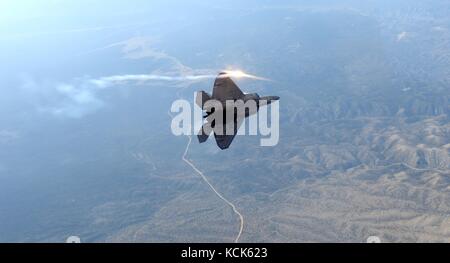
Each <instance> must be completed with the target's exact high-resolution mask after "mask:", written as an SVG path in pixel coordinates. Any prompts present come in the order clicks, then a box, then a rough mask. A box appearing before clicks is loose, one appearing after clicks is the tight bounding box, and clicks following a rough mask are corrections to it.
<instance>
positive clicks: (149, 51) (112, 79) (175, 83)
mask: <svg viewBox="0 0 450 263" xmlns="http://www.w3.org/2000/svg"><path fill="white" fill-rule="evenodd" d="M153 41H154V40H153V39H150V38H146V37H135V38H131V39H128V40H126V41H121V42H117V43H112V44H110V45H107V46H105V47H102V48H98V49H95V50H92V51H91V52H95V51H98V50H104V49H108V48H112V47H122V54H123V56H124V58H126V59H142V58H147V59H153V60H164V62H167V63H162V64H164V65H168V66H169V67H164V68H160V69H159V70H156V71H153V72H152V73H150V74H121V75H111V76H103V77H98V78H89V77H85V78H80V79H75V80H72V81H69V82H63V83H55V82H53V83H51V82H50V83H49V82H43V83H37V82H36V81H34V80H33V79H27V80H26V81H25V82H24V84H23V87H22V89H23V90H26V92H27V96H30V95H31V96H30V97H33V99H34V100H35V98H39V99H38V100H37V102H36V103H37V105H38V109H39V111H40V112H44V113H50V114H52V115H54V116H58V117H68V118H81V117H83V116H85V115H87V114H90V113H92V112H95V111H96V110H98V109H100V108H102V107H104V106H105V105H106V104H107V103H106V102H105V101H104V100H103V99H102V98H101V93H102V92H103V90H105V89H108V88H113V87H123V86H127V87H137V86H140V87H146V88H150V87H155V85H154V84H161V82H164V86H165V87H180V86H187V85H191V84H193V83H196V82H200V81H206V80H212V79H214V78H215V77H216V76H217V73H218V71H217V70H211V69H192V68H190V67H187V66H185V65H184V64H183V63H181V62H180V61H179V60H178V59H177V58H175V57H173V56H170V55H168V54H166V53H164V52H161V51H157V50H155V49H153V48H152V47H151V43H152V42H153ZM226 72H227V74H226V76H230V77H236V78H251V79H259V80H266V79H264V78H261V77H257V76H254V75H250V74H247V73H244V72H242V71H229V70H228V71H226Z"/></svg>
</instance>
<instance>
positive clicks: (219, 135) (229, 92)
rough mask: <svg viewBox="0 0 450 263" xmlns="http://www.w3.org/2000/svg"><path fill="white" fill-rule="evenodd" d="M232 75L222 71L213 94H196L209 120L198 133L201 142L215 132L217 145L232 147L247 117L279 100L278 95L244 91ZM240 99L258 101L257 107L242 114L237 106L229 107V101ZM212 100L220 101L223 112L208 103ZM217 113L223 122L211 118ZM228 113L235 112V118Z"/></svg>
mask: <svg viewBox="0 0 450 263" xmlns="http://www.w3.org/2000/svg"><path fill="white" fill-rule="evenodd" d="M231 76H232V74H229V73H228V72H220V73H219V75H218V76H217V77H216V79H215V81H214V88H213V92H212V96H211V95H209V94H208V93H207V92H205V91H199V92H197V96H196V104H197V105H198V106H199V107H200V108H202V110H203V111H204V112H205V113H206V115H204V116H203V118H205V119H206V120H207V122H206V123H205V124H203V126H202V128H201V129H200V131H199V133H198V135H197V137H198V140H199V142H200V143H203V142H206V140H207V139H208V138H209V136H210V134H211V133H212V132H214V137H215V139H216V143H217V146H219V148H220V149H222V150H224V149H227V148H228V147H230V145H231V142H232V141H233V139H234V137H235V136H236V134H237V131H238V130H239V127H240V126H241V125H242V122H243V121H244V119H245V118H246V117H248V116H250V115H253V114H256V113H257V112H258V110H259V107H260V106H262V105H268V104H270V103H271V102H273V101H276V100H279V97H278V96H266V97H260V96H259V95H258V94H257V93H248V94H246V93H243V92H242V91H241V89H239V87H238V86H237V85H236V83H234V81H233V80H232V79H231ZM238 100H241V101H242V102H243V103H246V102H248V101H250V100H253V101H254V102H255V103H256V109H254V110H251V109H248V108H246V109H244V114H242V111H241V114H238V111H237V109H236V108H235V107H233V109H229V108H228V107H227V103H226V102H227V101H233V102H236V101H238ZM210 101H214V102H220V104H221V107H219V110H220V111H221V112H219V111H218V110H216V108H215V107H211V105H208V104H209V103H208V102H210ZM213 113H215V114H213ZM217 114H222V115H223V118H221V121H222V123H216V122H217V119H215V118H213V119H211V117H212V116H213V115H215V116H218V115H217ZM227 114H233V115H234V116H233V118H231V117H229V118H227V117H226V115H227ZM231 124H233V128H232V129H231V128H230V130H231V133H230V132H229V131H227V126H229V125H231ZM230 127H231V126H230ZM218 131H222V132H218Z"/></svg>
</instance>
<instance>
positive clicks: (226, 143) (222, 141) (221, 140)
mask: <svg viewBox="0 0 450 263" xmlns="http://www.w3.org/2000/svg"><path fill="white" fill-rule="evenodd" d="M244 119H245V118H239V119H238V120H235V121H234V132H233V134H230V135H218V134H216V133H214V137H215V138H216V143H217V146H219V148H220V149H222V150H225V149H227V148H228V147H230V145H231V143H232V142H233V139H234V137H235V136H236V134H237V132H238V130H239V127H241V125H242V122H243V121H244ZM223 129H224V131H226V124H224V126H223Z"/></svg>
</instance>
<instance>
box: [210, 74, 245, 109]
mask: <svg viewBox="0 0 450 263" xmlns="http://www.w3.org/2000/svg"><path fill="white" fill-rule="evenodd" d="M243 97H244V93H243V92H242V91H241V89H239V87H238V86H237V85H236V83H234V81H233V80H232V79H231V78H230V77H228V76H226V73H225V72H222V73H220V74H219V75H218V76H217V78H216V80H215V81H214V88H213V93H212V98H213V99H216V100H219V101H222V102H224V101H226V100H237V99H242V98H243Z"/></svg>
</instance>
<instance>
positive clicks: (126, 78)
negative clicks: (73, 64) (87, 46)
mask: <svg viewBox="0 0 450 263" xmlns="http://www.w3.org/2000/svg"><path fill="white" fill-rule="evenodd" d="M224 72H225V73H226V74H224V75H220V76H219V78H221V77H223V78H225V77H234V78H238V79H239V78H248V79H256V80H265V81H269V79H266V78H263V77H258V76H255V75H251V74H247V73H245V72H242V71H239V70H237V71H224ZM216 77H217V75H215V74H199V75H180V76H169V75H158V74H137V75H130V74H127V75H113V76H107V77H101V78H98V79H92V80H90V82H91V83H92V84H94V85H96V86H98V87H101V88H104V87H109V86H114V85H117V84H123V83H126V82H147V81H173V82H183V81H201V80H208V79H214V78H216Z"/></svg>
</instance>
